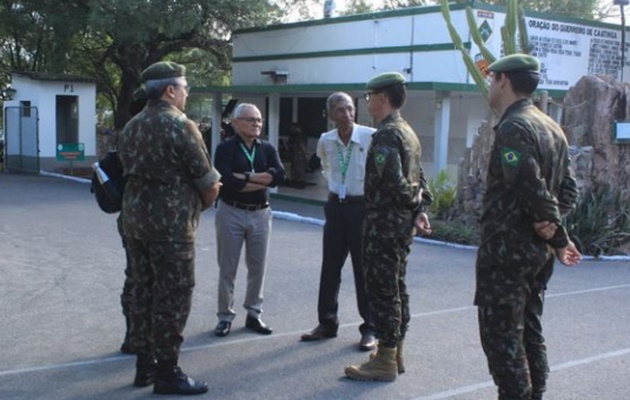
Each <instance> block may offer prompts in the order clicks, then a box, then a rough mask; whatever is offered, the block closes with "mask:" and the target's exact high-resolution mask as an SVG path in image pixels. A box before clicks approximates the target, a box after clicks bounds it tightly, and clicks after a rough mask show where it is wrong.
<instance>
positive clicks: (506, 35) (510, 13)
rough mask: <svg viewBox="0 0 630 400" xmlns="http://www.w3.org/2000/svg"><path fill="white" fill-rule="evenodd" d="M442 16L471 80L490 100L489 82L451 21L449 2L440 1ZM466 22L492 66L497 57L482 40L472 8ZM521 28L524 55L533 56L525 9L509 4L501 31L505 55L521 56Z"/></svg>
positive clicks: (446, 0)
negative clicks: (516, 54)
mask: <svg viewBox="0 0 630 400" xmlns="http://www.w3.org/2000/svg"><path fill="white" fill-rule="evenodd" d="M440 3H441V10H442V16H443V17H444V21H445V22H446V27H447V29H448V32H449V35H450V36H451V40H452V41H453V45H454V46H455V48H456V49H457V50H459V51H460V52H461V54H462V58H463V60H464V63H465V64H466V68H467V69H468V72H469V73H470V76H471V77H472V78H473V80H474V81H475V84H476V85H477V86H478V87H479V90H480V91H481V93H482V94H483V97H484V98H485V99H486V101H487V100H488V82H487V81H486V79H485V75H484V74H483V73H482V72H481V71H480V70H479V68H478V67H477V65H476V64H475V62H474V60H473V59H472V57H471V56H470V53H469V50H468V49H466V47H464V45H463V42H462V38H461V37H460V36H459V33H457V30H456V29H455V26H453V22H452V21H451V12H450V8H449V5H448V0H440ZM466 20H467V22H468V28H469V30H470V37H471V38H472V40H473V42H474V43H475V44H476V45H477V47H479V52H480V53H481V55H482V56H483V58H484V59H485V60H486V62H487V63H488V64H491V63H492V62H493V61H494V60H496V57H495V56H494V55H493V54H492V53H491V52H490V50H489V49H488V48H487V47H486V46H485V44H484V40H483V38H482V37H481V33H480V32H479V28H478V27H477V20H476V19H475V15H474V13H473V10H472V8H471V7H470V6H467V7H466ZM517 28H518V34H519V36H518V39H519V40H518V43H519V47H520V51H521V52H522V53H529V52H530V50H531V48H530V45H529V41H528V35H527V26H526V24H525V16H524V12H523V9H522V8H521V7H520V6H519V4H518V0H508V2H507V13H506V16H505V25H504V26H502V27H501V39H502V42H503V50H504V52H505V54H514V53H516V52H517V50H518V49H517V46H516V31H517Z"/></svg>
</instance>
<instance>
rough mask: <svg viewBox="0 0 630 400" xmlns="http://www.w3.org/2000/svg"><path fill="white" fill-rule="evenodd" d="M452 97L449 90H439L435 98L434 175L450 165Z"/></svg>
mask: <svg viewBox="0 0 630 400" xmlns="http://www.w3.org/2000/svg"><path fill="white" fill-rule="evenodd" d="M450 117H451V98H450V94H449V93H448V92H438V93H437V95H436V100H435V115H434V121H435V132H434V137H435V142H434V146H433V177H436V176H437V175H438V173H439V172H440V171H441V170H443V169H446V168H447V166H448V132H449V130H450Z"/></svg>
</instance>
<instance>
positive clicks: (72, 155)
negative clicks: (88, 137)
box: [57, 143, 85, 161]
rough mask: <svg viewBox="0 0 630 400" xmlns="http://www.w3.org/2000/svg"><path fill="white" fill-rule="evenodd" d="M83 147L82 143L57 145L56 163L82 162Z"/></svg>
mask: <svg viewBox="0 0 630 400" xmlns="http://www.w3.org/2000/svg"><path fill="white" fill-rule="evenodd" d="M84 159H85V145H84V144H83V143H59V144H58V145H57V160H58V161H83V160H84Z"/></svg>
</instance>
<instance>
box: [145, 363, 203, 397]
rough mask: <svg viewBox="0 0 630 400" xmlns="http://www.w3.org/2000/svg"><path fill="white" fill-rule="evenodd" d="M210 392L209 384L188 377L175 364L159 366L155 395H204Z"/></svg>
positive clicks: (154, 387)
mask: <svg viewBox="0 0 630 400" xmlns="http://www.w3.org/2000/svg"><path fill="white" fill-rule="evenodd" d="M207 391H208V384H207V383H206V382H204V381H195V380H194V379H192V378H190V377H188V375H186V374H185V373H184V372H183V371H182V369H181V368H179V367H178V366H177V364H174V363H162V362H160V363H159V364H158V374H157V378H156V380H155V384H154V385H153V393H157V394H188V395H190V394H202V393H206V392H207Z"/></svg>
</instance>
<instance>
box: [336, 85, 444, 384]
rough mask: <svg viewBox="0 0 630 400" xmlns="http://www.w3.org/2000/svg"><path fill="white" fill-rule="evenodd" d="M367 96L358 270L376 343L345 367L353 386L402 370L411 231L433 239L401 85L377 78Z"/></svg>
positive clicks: (417, 144)
mask: <svg viewBox="0 0 630 400" xmlns="http://www.w3.org/2000/svg"><path fill="white" fill-rule="evenodd" d="M367 89H368V90H369V92H367V93H366V96H365V97H366V100H367V102H368V110H369V112H370V115H372V116H373V117H374V119H375V120H376V122H377V123H378V125H377V131H376V132H375V133H374V135H373V138H372V144H371V146H370V149H369V151H368V154H367V161H366V167H365V220H364V223H363V268H364V271H365V281H366V289H367V294H368V303H369V305H370V312H371V315H372V320H373V323H374V327H375V330H376V336H377V338H378V339H379V343H378V350H377V351H376V352H375V353H373V354H372V355H371V356H370V360H369V361H368V362H366V363H363V364H361V365H352V366H349V367H347V368H346V370H345V373H346V375H347V376H348V377H349V378H351V379H357V380H380V381H393V380H395V379H396V377H397V375H398V373H403V372H404V370H405V367H404V364H403V358H402V345H403V340H404V338H405V333H406V331H407V326H408V324H409V320H410V313H409V295H408V294H407V288H406V285H405V274H406V269H407V257H408V255H409V251H410V250H411V243H412V242H413V236H414V234H415V232H414V231H415V229H418V230H419V231H421V232H423V233H430V229H431V227H430V224H429V218H428V216H427V214H426V213H425V212H424V206H426V205H428V204H430V203H431V200H432V198H431V194H430V192H429V191H428V188H427V185H426V181H425V178H424V172H423V170H422V165H421V164H420V155H421V147H420V141H419V139H418V136H417V135H416V133H415V132H414V131H413V129H412V128H411V127H410V126H409V124H408V123H407V122H406V121H405V120H404V119H402V117H401V116H400V112H399V110H400V108H402V106H403V105H404V102H405V100H406V97H407V92H406V87H405V79H404V77H403V76H402V75H401V74H399V73H385V74H381V75H378V76H376V77H375V78H373V79H372V80H371V81H369V82H368V84H367Z"/></svg>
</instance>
